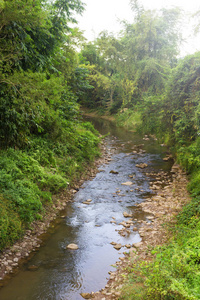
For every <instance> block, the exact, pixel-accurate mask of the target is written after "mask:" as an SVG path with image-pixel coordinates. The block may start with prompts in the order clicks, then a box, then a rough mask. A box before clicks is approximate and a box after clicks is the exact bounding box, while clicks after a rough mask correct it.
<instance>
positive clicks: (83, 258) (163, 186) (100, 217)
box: [0, 120, 189, 300]
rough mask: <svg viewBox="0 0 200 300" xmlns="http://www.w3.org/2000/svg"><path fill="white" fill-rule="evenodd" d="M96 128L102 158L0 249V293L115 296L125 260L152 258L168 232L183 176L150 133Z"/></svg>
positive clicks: (181, 200) (106, 125)
mask: <svg viewBox="0 0 200 300" xmlns="http://www.w3.org/2000/svg"><path fill="white" fill-rule="evenodd" d="M93 123H96V121H95V120H93ZM95 127H96V128H97V129H98V130H99V131H100V132H101V133H102V134H107V133H108V132H110V133H111V134H110V135H109V136H108V137H107V138H106V139H105V144H102V153H103V156H102V158H101V159H99V160H98V161H96V162H95V164H94V165H93V166H92V167H89V168H88V169H87V171H86V174H85V175H83V176H82V177H81V179H80V181H79V182H77V183H75V184H74V185H73V186H72V187H71V188H70V189H69V190H68V191H65V192H63V193H62V194H60V195H59V197H57V198H56V199H54V205H53V206H52V207H51V208H49V209H48V211H47V214H46V217H45V219H44V220H43V221H42V222H35V223H34V224H32V230H27V231H26V234H25V236H24V238H23V239H22V240H21V241H19V242H17V243H16V244H15V245H14V246H13V247H11V248H10V249H7V250H5V251H4V253H2V255H1V256H0V263H1V271H0V277H1V279H3V278H4V280H1V284H2V285H3V288H2V289H1V290H0V299H4V300H10V299H13V297H15V299H20V300H33V299H34V300H35V299H40V300H46V299H49V300H51V299H52V300H66V299H67V300H79V299H83V298H85V299H118V298H119V297H120V293H121V287H122V285H123V281H124V275H123V274H124V273H125V272H126V271H125V267H126V266H128V265H129V264H130V258H131V259H141V260H148V259H151V257H150V256H149V252H148V251H147V249H148V248H149V247H150V246H152V247H153V246H154V245H158V244H161V243H163V242H164V241H166V240H167V238H168V236H167V234H168V233H167V231H165V230H164V228H163V226H162V224H163V223H164V222H168V221H170V222H171V221H172V220H173V217H174V215H176V214H177V213H178V211H179V210H180V209H181V207H182V206H183V205H184V204H185V202H187V201H189V198H188V194H187V191H186V185H187V178H186V175H185V174H184V172H182V171H181V169H180V168H179V166H177V165H173V166H172V164H173V161H172V158H171V156H170V155H166V154H167V149H165V147H163V145H161V146H160V145H158V143H157V141H156V140H155V138H153V137H148V136H145V137H143V138H142V137H140V136H137V135H135V134H133V133H130V132H126V131H124V130H123V129H118V128H116V127H115V126H114V125H113V123H111V122H106V121H103V120H102V122H100V123H99V121H98V122H97V124H95ZM171 166H172V168H171ZM170 170H171V171H170ZM46 232H47V233H46ZM69 245H73V247H74V248H73V249H74V250H72V248H68V246H69ZM92 291H93V292H92ZM97 291H98V292H97Z"/></svg>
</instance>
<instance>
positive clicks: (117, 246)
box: [114, 244, 122, 250]
mask: <svg viewBox="0 0 200 300" xmlns="http://www.w3.org/2000/svg"><path fill="white" fill-rule="evenodd" d="M121 247H122V245H121V244H116V245H115V246H114V248H115V249H116V250H120V249H121Z"/></svg>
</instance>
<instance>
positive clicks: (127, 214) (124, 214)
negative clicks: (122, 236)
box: [123, 211, 132, 218]
mask: <svg viewBox="0 0 200 300" xmlns="http://www.w3.org/2000/svg"><path fill="white" fill-rule="evenodd" d="M123 216H124V217H125V218H131V217H132V214H130V213H127V212H126V211H125V212H124V213H123Z"/></svg>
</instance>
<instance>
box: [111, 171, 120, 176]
mask: <svg viewBox="0 0 200 300" xmlns="http://www.w3.org/2000/svg"><path fill="white" fill-rule="evenodd" d="M110 173H111V174H116V175H117V174H119V172H117V171H114V170H111V171H110Z"/></svg>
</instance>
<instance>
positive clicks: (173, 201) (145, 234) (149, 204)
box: [83, 158, 190, 300]
mask: <svg viewBox="0 0 200 300" xmlns="http://www.w3.org/2000/svg"><path fill="white" fill-rule="evenodd" d="M164 160H166V158H164ZM146 175H147V176H150V177H151V178H152V177H155V181H152V182H151V189H152V191H153V192H154V195H153V196H152V197H150V198H147V199H146V201H145V202H142V203H140V204H138V205H137V207H138V208H139V209H142V210H143V211H144V212H146V213H148V214H150V215H149V216H148V217H147V220H145V221H140V228H139V234H140V236H141V237H142V240H141V242H139V243H135V244H131V245H128V247H127V245H121V247H123V249H124V250H125V253H124V254H125V256H124V257H121V258H120V259H119V260H118V261H117V262H116V268H117V269H116V271H115V272H109V279H108V282H107V284H106V286H105V288H103V289H102V290H101V291H98V292H97V293H88V294H87V293H86V294H84V295H83V298H85V299H95V300H107V299H119V297H120V295H121V289H122V287H123V283H124V277H125V276H126V275H127V274H128V273H127V267H128V266H131V265H132V262H133V261H135V260H137V261H138V262H142V261H151V260H152V254H151V252H150V251H149V249H152V248H154V247H155V246H158V245H162V244H163V243H165V242H166V241H167V240H168V238H169V237H170V233H169V231H168V230H167V228H166V227H163V224H170V223H173V222H175V216H176V215H177V214H178V213H179V212H180V211H181V209H182V207H183V206H184V205H185V204H186V203H188V202H189V201H190V197H189V194H188V192H187V188H186V187H187V184H188V180H187V176H186V174H185V172H184V171H183V170H182V169H181V168H180V166H179V165H177V164H174V165H173V166H172V169H171V176H170V177H171V178H170V177H169V174H166V173H164V172H160V173H156V174H153V173H146ZM128 217H131V215H128ZM132 221H133V219H132V218H130V219H129V220H128V221H127V222H126V223H125V224H124V226H125V228H126V225H129V224H130V222H132ZM126 248H130V249H129V250H128V251H127V249H126Z"/></svg>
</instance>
